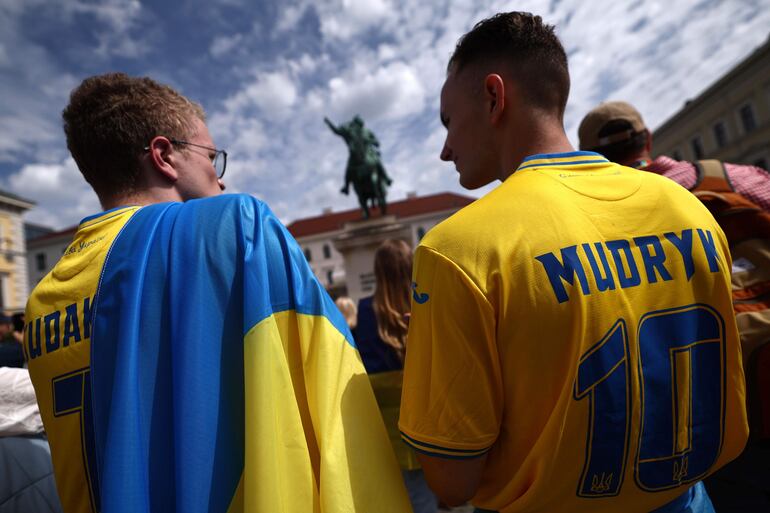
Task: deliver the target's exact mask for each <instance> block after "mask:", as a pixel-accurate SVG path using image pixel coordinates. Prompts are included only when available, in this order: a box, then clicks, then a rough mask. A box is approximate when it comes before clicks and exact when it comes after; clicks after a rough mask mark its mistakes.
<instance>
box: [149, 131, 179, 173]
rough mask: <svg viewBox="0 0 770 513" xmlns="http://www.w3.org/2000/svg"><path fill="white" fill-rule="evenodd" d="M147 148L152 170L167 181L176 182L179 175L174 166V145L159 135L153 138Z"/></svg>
mask: <svg viewBox="0 0 770 513" xmlns="http://www.w3.org/2000/svg"><path fill="white" fill-rule="evenodd" d="M148 148H149V154H150V164H151V165H152V168H153V170H154V171H156V172H158V173H160V174H161V175H163V176H164V177H165V178H166V179H167V180H170V181H172V182H176V181H177V180H178V179H179V173H178V172H177V170H176V166H175V165H174V163H175V155H174V154H173V153H174V145H173V144H172V143H171V141H169V140H168V138H167V137H163V136H162V135H159V136H156V137H153V139H152V141H150V144H149V146H148Z"/></svg>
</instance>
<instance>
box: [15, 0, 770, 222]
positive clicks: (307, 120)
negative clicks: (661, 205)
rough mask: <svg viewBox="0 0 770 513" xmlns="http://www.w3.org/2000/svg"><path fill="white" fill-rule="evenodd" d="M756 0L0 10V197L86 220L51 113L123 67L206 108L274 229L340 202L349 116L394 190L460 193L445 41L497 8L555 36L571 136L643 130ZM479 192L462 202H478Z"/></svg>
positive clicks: (756, 17)
mask: <svg viewBox="0 0 770 513" xmlns="http://www.w3.org/2000/svg"><path fill="white" fill-rule="evenodd" d="M769 4H770V2H768V0H722V1H719V0H700V1H698V0H676V1H652V0H592V1H590V2H588V1H585V0H551V1H542V0H522V1H519V2H481V1H477V0H475V1H474V0H452V1H445V0H400V1H399V0H312V1H310V0H259V1H248V0H214V1H205V2H204V1H200V0H187V1H178V2H173V1H171V2H163V1H138V0H101V1H90V0H68V1H61V0H0V97H2V101H1V102H0V188H2V189H5V190H8V191H11V192H14V193H16V194H19V195H21V196H23V197H25V198H29V199H31V200H34V201H35V202H37V204H38V206H37V207H36V208H35V209H34V210H32V211H31V212H30V213H29V214H28V215H27V219H28V220H30V221H33V222H37V223H42V224H47V225H50V226H53V227H57V228H63V227H66V226H69V225H72V224H75V223H77V222H78V221H79V219H80V218H82V217H84V216H86V215H89V214H92V213H94V212H97V211H99V210H100V209H99V205H98V202H97V201H96V197H95V196H94V194H93V193H92V192H91V190H90V188H89V187H88V185H87V184H86V183H85V182H84V181H83V179H82V178H81V176H80V174H79V173H78V171H77V169H76V167H75V165H74V163H73V161H72V160H71V159H70V157H69V155H68V152H67V149H66V146H65V143H64V137H63V134H62V131H61V122H60V113H61V110H62V108H63V107H64V106H65V105H66V103H67V98H68V94H69V91H70V90H71V89H72V88H73V87H75V86H76V85H77V84H78V83H79V82H80V80H82V79H83V78H85V77H86V76H89V75H93V74H97V73H102V72H106V71H113V70H120V71H125V72H127V73H129V74H133V75H149V76H152V77H154V78H155V79H157V80H160V81H162V82H165V83H168V84H171V85H172V86H174V87H176V88H178V89H179V90H180V91H182V92H183V93H184V94H185V95H187V96H189V97H190V98H193V99H195V100H197V101H199V102H200V103H202V104H203V106H204V107H205V108H206V110H207V112H208V116H209V126H210V129H211V132H212V135H213V137H214V140H215V142H216V144H217V146H219V147H221V148H225V149H226V150H227V151H228V154H229V159H228V170H227V176H226V177H225V179H226V182H227V185H228V192H247V193H251V194H254V195H256V196H257V197H259V198H260V199H263V200H266V201H267V202H268V203H269V204H270V205H271V207H272V208H273V210H275V211H276V213H277V214H278V215H279V216H280V217H281V219H283V220H284V221H285V222H290V221H292V220H294V219H297V218H300V217H305V216H309V215H316V214H319V213H320V212H321V210H322V209H323V208H324V207H333V208H334V210H341V209H345V208H352V207H354V206H355V203H356V202H355V199H354V197H352V195H351V197H345V196H342V195H341V194H339V192H338V191H339V188H340V187H341V185H342V180H343V174H344V167H345V162H346V159H347V149H346V147H345V145H344V142H343V141H342V140H341V139H339V138H338V137H336V136H335V135H334V134H332V133H331V132H330V131H329V130H328V129H327V128H326V126H325V125H324V124H323V117H324V116H328V117H330V118H331V119H332V120H333V121H335V122H343V121H347V120H349V119H350V118H351V117H352V116H353V115H354V114H360V115H361V116H362V117H363V118H364V119H365V121H366V123H367V125H368V126H369V127H370V128H371V129H372V130H373V131H374V132H375V133H376V134H377V136H378V137H379V139H380V141H381V143H382V153H383V160H384V163H385V166H386V168H387V169H388V172H389V174H390V175H391V176H392V177H393V178H394V184H393V187H392V188H391V190H390V192H389V198H390V199H400V198H403V197H404V196H405V195H406V193H407V192H409V191H418V193H419V194H421V195H422V194H429V193H434V192H439V191H446V190H451V191H457V192H460V191H461V188H460V187H459V185H458V183H457V175H456V172H455V171H454V168H453V166H451V165H449V164H445V163H442V162H441V161H440V160H439V159H438V154H439V151H440V149H441V145H442V142H443V137H444V129H443V128H442V127H441V124H440V122H439V117H438V94H439V91H440V88H441V85H442V82H443V78H444V70H445V66H446V61H447V58H448V57H449V55H450V54H451V52H452V50H453V48H454V45H455V43H456V41H457V38H458V37H459V36H461V35H462V34H463V33H464V32H466V31H467V30H469V29H470V28H471V27H472V25H473V24H474V23H475V22H476V21H478V20H480V19H482V18H485V17H488V16H490V15H492V14H494V13H496V12H498V11H502V10H513V9H515V10H522V11H531V12H534V13H537V14H540V15H542V16H543V18H544V19H545V20H546V21H548V22H549V23H553V24H555V25H556V28H557V33H558V34H559V37H560V38H561V40H562V42H563V43H564V45H565V48H566V49H567V52H568V54H569V59H570V71H571V74H572V83H573V87H572V92H571V96H570V101H569V105H568V108H567V115H566V128H567V133H568V135H569V136H570V138H571V140H572V141H573V143H575V144H576V143H577V135H576V132H577V125H578V123H579V122H580V119H581V117H582V116H583V114H584V113H585V112H586V111H587V110H588V109H590V108H591V107H593V106H594V105H595V104H596V103H598V102H599V101H602V100H607V99H625V100H629V101H632V102H633V103H635V104H636V106H637V107H638V108H639V110H640V111H641V112H642V113H643V114H644V115H645V118H646V121H647V123H648V125H650V126H651V127H656V126H658V125H660V124H661V123H662V122H663V121H665V120H666V119H667V118H668V117H669V116H670V115H672V114H673V113H675V112H676V111H677V110H678V109H679V108H681V106H682V105H683V104H684V102H685V100H687V99H688V98H692V97H693V96H695V95H697V94H698V93H699V92H700V91H702V90H703V89H705V88H706V87H708V85H709V84H711V83H712V82H714V81H715V80H716V79H717V78H718V77H719V76H721V75H722V74H723V73H725V72H726V71H728V70H729V69H730V68H731V67H733V66H734V65H735V64H737V63H738V62H740V61H741V60H742V59H743V58H744V57H746V56H747V55H748V54H750V53H751V51H752V50H753V49H755V48H756V47H757V46H759V45H760V44H761V43H762V42H764V41H765V40H766V39H767V37H768V27H770V5H769ZM486 190H488V189H481V190H478V191H473V192H471V193H469V194H471V195H475V196H478V195H479V194H482V193H484V192H485V191H486Z"/></svg>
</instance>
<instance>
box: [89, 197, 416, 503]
mask: <svg viewBox="0 0 770 513" xmlns="http://www.w3.org/2000/svg"><path fill="white" fill-rule="evenodd" d="M93 318H94V326H93V334H92V339H91V344H92V345H91V347H92V349H91V366H92V367H91V371H92V379H93V392H92V394H93V401H94V406H93V407H94V434H95V445H96V456H97V464H98V470H99V480H100V484H99V489H100V496H101V497H100V500H101V510H102V511H103V512H109V513H112V512H126V513H128V512H131V513H135V512H145V511H163V512H166V511H183V512H190V513H195V512H208V511H213V512H226V511H233V512H240V511H249V512H271V513H277V512H287V513H288V512H297V513H300V512H301V513H308V512H334V513H338V512H352V511H366V512H388V513H392V512H402V511H407V512H408V511H411V508H410V505H409V501H408V498H407V496H406V492H405V490H404V486H403V482H402V480H401V475H400V472H399V470H398V466H397V464H396V461H395V458H394V456H393V453H392V450H391V448H390V445H389V443H388V438H387V435H386V432H385V429H384V427H383V424H382V420H381V418H380V414H379V411H378V408H377V404H376V402H375V399H374V396H373V394H372V391H371V387H370V385H369V380H368V379H367V376H366V373H365V371H364V368H363V366H362V364H361V361H360V358H359V356H358V352H357V350H356V348H355V346H354V343H353V340H352V338H351V335H350V332H349V330H348V328H347V325H346V323H345V321H344V319H343V317H342V315H341V314H340V313H339V311H338V310H337V309H336V308H335V306H334V304H333V303H332V302H331V300H330V298H329V297H328V295H327V294H326V292H325V291H324V290H323V288H322V287H321V286H320V285H319V283H318V281H317V280H316V279H315V278H314V276H313V273H312V271H311V270H310V268H309V266H308V265H307V262H306V261H305V259H304V256H303V255H302V252H301V250H300V248H299V247H298V246H297V244H296V242H295V241H294V239H293V238H292V237H291V235H289V234H288V232H287V231H286V229H285V228H284V227H283V226H282V224H281V223H280V221H279V220H278V219H277V218H276V217H275V216H274V215H273V214H272V212H270V210H269V209H268V207H267V206H265V205H264V204H263V203H261V202H259V201H258V200H256V199H254V198H251V197H249V196H241V195H225V196H220V197H216V198H208V199H202V200H194V201H190V202H187V203H185V204H180V203H172V204H159V205H151V206H147V207H144V208H142V209H141V210H139V211H138V212H137V213H136V214H134V216H132V218H131V219H130V221H129V222H128V223H127V224H126V225H125V227H124V228H123V230H122V232H121V233H120V235H119V236H118V237H117V239H116V241H115V243H114V244H113V246H112V248H111V250H110V253H109V255H108V257H107V261H106V263H105V265H104V269H103V273H102V278H101V283H100V286H99V290H98V292H97V299H96V306H95V312H94V317H93Z"/></svg>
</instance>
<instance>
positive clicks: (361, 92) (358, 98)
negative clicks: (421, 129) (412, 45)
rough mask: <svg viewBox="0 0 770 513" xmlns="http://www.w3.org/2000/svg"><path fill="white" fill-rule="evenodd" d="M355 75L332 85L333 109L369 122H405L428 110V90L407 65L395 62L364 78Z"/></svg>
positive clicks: (331, 81)
mask: <svg viewBox="0 0 770 513" xmlns="http://www.w3.org/2000/svg"><path fill="white" fill-rule="evenodd" d="M356 75H357V74H356V73H355V72H353V73H347V74H346V76H345V77H334V78H332V79H331V80H330V81H329V85H328V87H329V95H330V100H331V103H330V106H329V107H330V109H331V110H332V111H334V112H337V113H340V114H342V115H353V114H360V115H361V116H363V117H364V118H365V119H376V120H379V119H393V120H395V119H401V118H403V117H406V116H409V115H411V114H416V113H419V112H421V111H422V110H423V108H424V106H425V89H424V87H423V84H422V83H421V82H420V79H419V78H418V75H417V72H416V71H415V70H414V69H413V68H412V67H411V66H409V65H408V64H406V63H404V62H394V63H391V64H387V65H385V66H382V67H380V68H378V69H376V70H375V71H374V72H372V73H369V74H366V75H364V76H356Z"/></svg>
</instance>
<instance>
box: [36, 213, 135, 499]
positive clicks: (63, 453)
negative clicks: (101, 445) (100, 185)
mask: <svg viewBox="0 0 770 513" xmlns="http://www.w3.org/2000/svg"><path fill="white" fill-rule="evenodd" d="M137 209H138V207H128V208H119V209H114V210H109V211H107V212H104V213H102V214H99V215H96V216H92V217H89V218H86V219H84V220H83V221H82V222H81V223H80V225H79V226H78V231H77V233H76V234H75V238H74V240H73V241H72V243H71V244H70V245H69V246H68V248H67V249H66V250H65V252H64V255H62V258H61V260H59V262H58V263H57V264H56V266H55V267H54V269H53V270H52V271H51V272H50V273H48V275H46V276H45V277H44V278H43V279H42V280H41V281H40V283H39V284H38V285H37V287H35V289H34V290H33V291H32V294H31V295H30V297H29V300H28V302H27V309H26V313H25V318H26V320H27V326H26V329H25V333H24V336H25V340H24V351H25V353H26V356H27V361H28V362H29V374H30V377H31V378H32V383H33V384H34V386H35V394H37V402H38V405H39V406H40V416H41V417H42V418H43V424H44V425H45V428H46V433H47V435H48V442H49V443H50V445H51V458H52V460H53V464H54V474H55V476H56V486H57V489H58V492H59V497H60V498H61V503H62V508H63V509H64V511H65V512H95V511H98V509H99V508H98V504H97V503H96V502H95V501H96V500H97V496H96V495H95V494H94V490H95V489H96V488H98V484H97V476H96V472H95V470H94V467H95V465H94V461H93V459H94V451H93V450H92V449H93V447H92V444H93V438H92V436H91V435H92V433H90V430H91V429H90V424H91V423H90V421H86V419H85V418H84V417H90V415H91V408H90V402H91V390H90V383H91V380H90V379H89V372H90V369H89V366H90V360H91V355H90V352H91V326H92V313H93V306H94V296H95V294H96V286H97V284H98V282H99V274H100V273H101V271H102V265H103V264H104V260H105V258H106V257H107V253H108V250H109V248H110V247H111V245H112V242H113V241H114V239H115V237H116V236H117V235H118V233H119V232H120V230H121V228H123V225H124V224H125V223H126V222H127V221H128V220H129V219H130V218H131V216H132V215H133V214H134V213H135V212H136V211H137ZM73 442H74V443H73ZM78 442H79V443H78ZM89 446H91V447H89ZM86 490H87V491H88V493H84V492H85V491H86ZM97 495H98V492H97Z"/></svg>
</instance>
